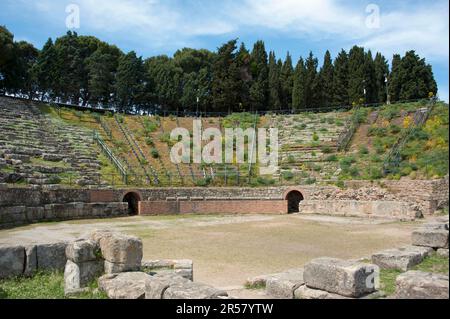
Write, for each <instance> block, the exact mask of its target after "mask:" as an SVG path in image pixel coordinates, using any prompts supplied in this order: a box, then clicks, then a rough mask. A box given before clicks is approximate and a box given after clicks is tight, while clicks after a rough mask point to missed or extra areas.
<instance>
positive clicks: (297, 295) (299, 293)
mask: <svg viewBox="0 0 450 319" xmlns="http://www.w3.org/2000/svg"><path fill="white" fill-rule="evenodd" d="M294 299H352V298H349V297H344V296H341V295H338V294H333V293H330V292H327V291H324V290H318V289H312V288H309V287H307V286H306V285H303V286H300V287H299V288H298V289H296V290H295V291H294Z"/></svg>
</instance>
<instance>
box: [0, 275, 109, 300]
mask: <svg viewBox="0 0 450 319" xmlns="http://www.w3.org/2000/svg"><path fill="white" fill-rule="evenodd" d="M97 288H98V287H97V281H96V280H95V281H94V282H92V283H91V284H90V285H89V287H88V291H86V292H83V293H80V294H76V295H73V296H70V297H66V296H65V295H64V274H63V273H61V272H39V273H37V274H35V275H34V276H33V277H31V278H26V277H17V278H12V279H5V280H1V281H0V299H67V298H69V299H107V296H106V295H105V294H104V293H103V292H100V291H98V289H97Z"/></svg>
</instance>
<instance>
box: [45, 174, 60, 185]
mask: <svg viewBox="0 0 450 319" xmlns="http://www.w3.org/2000/svg"><path fill="white" fill-rule="evenodd" d="M48 181H49V183H50V184H60V183H61V178H59V176H56V175H53V176H50V178H49V179H48Z"/></svg>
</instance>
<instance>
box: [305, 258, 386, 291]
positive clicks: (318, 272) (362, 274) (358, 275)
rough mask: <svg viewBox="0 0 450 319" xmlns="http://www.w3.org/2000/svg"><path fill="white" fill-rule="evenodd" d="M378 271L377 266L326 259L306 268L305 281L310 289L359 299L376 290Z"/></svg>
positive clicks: (320, 259)
mask: <svg viewBox="0 0 450 319" xmlns="http://www.w3.org/2000/svg"><path fill="white" fill-rule="evenodd" d="M378 269H379V268H378V266H376V265H371V264H365V263H361V262H358V261H353V260H341V259H336V258H327V257H324V258H318V259H314V260H312V261H311V262H310V263H308V264H307V265H306V266H305V270H304V274H303V279H304V280H305V283H306V285H307V286H308V287H310V288H315V289H320V290H325V291H327V292H331V293H336V294H339V295H342V296H346V297H355V298H358V297H361V296H363V295H366V294H369V293H372V292H374V291H375V290H376V287H375V283H376V282H377V280H376V276H379V271H378Z"/></svg>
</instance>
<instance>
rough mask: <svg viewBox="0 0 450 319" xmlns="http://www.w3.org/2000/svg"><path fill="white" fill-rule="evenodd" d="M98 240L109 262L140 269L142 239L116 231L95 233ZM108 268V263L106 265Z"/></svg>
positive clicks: (94, 238)
mask: <svg viewBox="0 0 450 319" xmlns="http://www.w3.org/2000/svg"><path fill="white" fill-rule="evenodd" d="M91 239H93V240H95V241H98V242H99V244H100V249H101V252H102V256H103V258H104V259H105V260H106V261H108V262H109V263H114V264H123V265H125V266H128V267H129V268H130V269H139V268H140V266H141V261H142V240H140V239H139V238H137V237H135V236H129V235H125V234H121V233H115V232H100V233H97V234H93V235H92V236H91ZM105 268H106V265H105Z"/></svg>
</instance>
